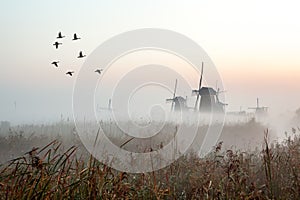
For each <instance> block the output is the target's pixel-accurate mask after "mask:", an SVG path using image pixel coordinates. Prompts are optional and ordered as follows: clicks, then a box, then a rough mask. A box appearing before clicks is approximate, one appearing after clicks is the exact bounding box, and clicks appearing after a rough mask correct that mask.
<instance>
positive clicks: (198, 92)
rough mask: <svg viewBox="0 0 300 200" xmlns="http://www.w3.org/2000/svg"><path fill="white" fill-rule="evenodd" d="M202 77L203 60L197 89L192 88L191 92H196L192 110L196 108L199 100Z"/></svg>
mask: <svg viewBox="0 0 300 200" xmlns="http://www.w3.org/2000/svg"><path fill="white" fill-rule="evenodd" d="M202 77H203V62H202V68H201V76H200V81H199V88H198V90H193V91H192V93H194V94H197V99H196V102H195V107H194V110H195V111H196V110H198V102H199V97H200V89H201V87H202Z"/></svg>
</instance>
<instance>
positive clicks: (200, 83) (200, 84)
mask: <svg viewBox="0 0 300 200" xmlns="http://www.w3.org/2000/svg"><path fill="white" fill-rule="evenodd" d="M203 65H204V63H203V62H202V67H201V76H200V82H199V88H198V90H199V91H200V89H201V87H202V77H203Z"/></svg>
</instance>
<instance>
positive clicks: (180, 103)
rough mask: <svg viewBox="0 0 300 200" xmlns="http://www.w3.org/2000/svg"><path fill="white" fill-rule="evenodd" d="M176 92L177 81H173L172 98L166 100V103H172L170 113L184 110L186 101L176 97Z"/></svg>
mask: <svg viewBox="0 0 300 200" xmlns="http://www.w3.org/2000/svg"><path fill="white" fill-rule="evenodd" d="M176 90H177V79H176V80H175V87H174V92H173V98H171V99H166V102H167V103H169V102H172V105H171V111H179V110H181V109H186V108H187V106H186V99H185V98H183V97H181V96H176Z"/></svg>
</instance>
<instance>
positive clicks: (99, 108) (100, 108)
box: [97, 99, 113, 111]
mask: <svg viewBox="0 0 300 200" xmlns="http://www.w3.org/2000/svg"><path fill="white" fill-rule="evenodd" d="M97 110H98V111H100V110H108V111H111V110H113V109H112V107H111V99H109V100H108V107H107V108H105V107H99V106H98V105H97Z"/></svg>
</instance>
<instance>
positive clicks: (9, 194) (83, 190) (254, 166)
mask: <svg viewBox="0 0 300 200" xmlns="http://www.w3.org/2000/svg"><path fill="white" fill-rule="evenodd" d="M72 130H73V129H72V127H70V129H68V131H72ZM229 130H230V129H229ZM52 131H53V130H52ZM268 134H269V133H268V130H267V129H266V130H265V131H264V132H263V131H262V132H261V133H260V134H258V135H261V141H262V144H263V146H262V148H261V149H260V150H253V151H246V152H245V151H242V150H236V149H234V150H233V149H229V148H225V146H224V145H225V144H224V143H225V142H224V143H222V142H220V143H219V144H216V146H215V147H214V150H213V151H212V152H211V153H210V154H208V155H207V156H206V157H204V158H199V157H197V156H196V155H194V154H190V155H187V156H182V157H181V158H180V159H179V160H177V161H176V162H174V163H173V164H171V165H170V166H168V167H166V168H164V169H161V170H158V171H155V172H151V173H142V174H128V173H125V172H119V171H116V170H114V169H112V168H110V167H108V166H106V165H104V164H102V163H100V162H98V161H97V160H96V159H94V158H93V157H92V156H90V155H89V154H88V153H87V152H86V151H84V148H83V146H82V145H81V143H80V141H77V140H76V141H75V140H73V141H71V142H69V143H66V141H64V139H63V138H59V139H56V140H53V141H52V142H49V141H48V140H47V139H45V138H43V137H41V136H34V137H23V136H22V135H21V134H20V133H19V132H16V133H14V134H13V135H11V136H9V137H5V138H4V137H1V140H0V142H1V145H2V149H3V148H5V147H4V144H6V145H7V148H8V150H9V146H10V145H14V148H19V150H21V149H22V144H23V149H22V153H20V156H19V157H15V158H14V159H11V160H10V161H9V162H4V163H3V164H1V167H0V199H63V198H67V199H300V130H299V128H296V129H294V128H293V129H292V130H291V133H289V134H288V135H287V137H286V139H285V140H284V141H283V142H281V143H271V142H269V140H268V138H269V137H268ZM32 141H33V142H34V143H32ZM30 144H38V145H37V146H40V148H34V147H35V146H33V145H32V146H30ZM41 145H43V146H41ZM24 147H25V148H27V149H28V152H24ZM3 152H5V151H2V154H3Z"/></svg>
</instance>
